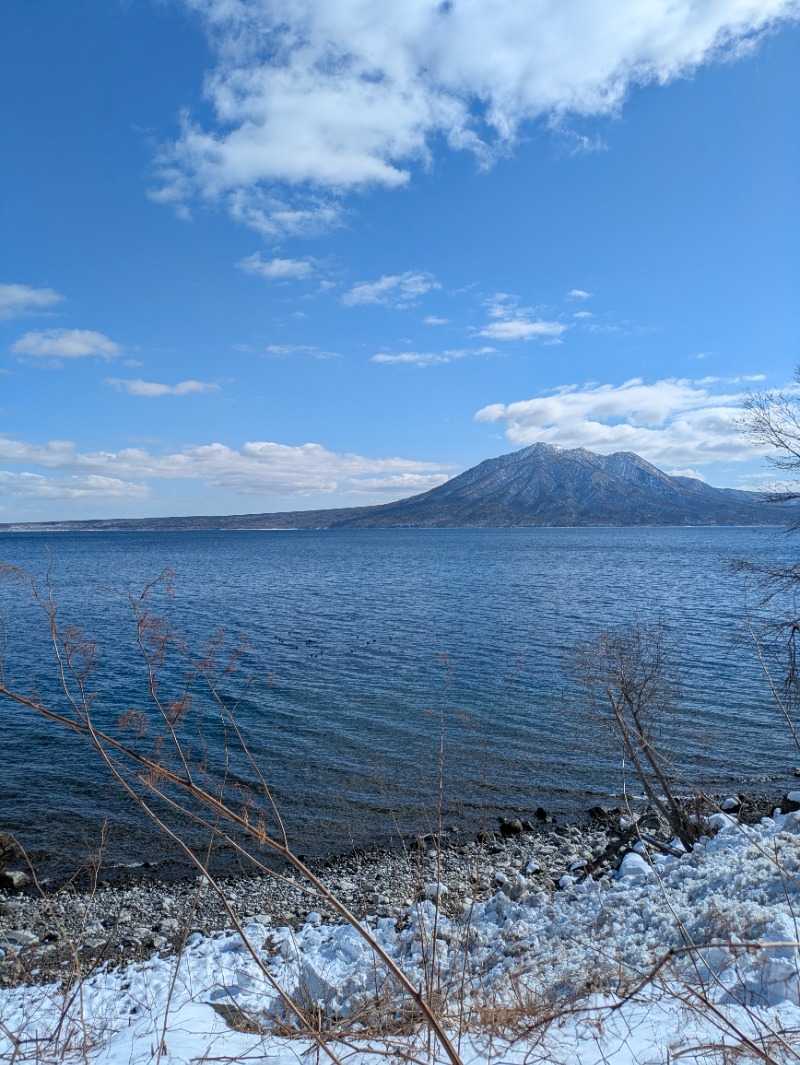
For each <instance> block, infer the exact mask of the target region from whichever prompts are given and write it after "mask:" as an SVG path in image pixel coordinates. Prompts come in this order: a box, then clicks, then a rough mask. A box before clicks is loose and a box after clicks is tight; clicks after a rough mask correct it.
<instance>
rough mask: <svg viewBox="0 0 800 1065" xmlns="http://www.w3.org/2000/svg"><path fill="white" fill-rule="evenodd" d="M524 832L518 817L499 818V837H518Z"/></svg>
mask: <svg viewBox="0 0 800 1065" xmlns="http://www.w3.org/2000/svg"><path fill="white" fill-rule="evenodd" d="M523 831H524V829H523V825H522V822H521V821H520V820H519V818H518V817H501V818H500V835H501V836H503V837H504V838H506V839H507V838H508V837H509V836H519V835H521V834H522V832H523Z"/></svg>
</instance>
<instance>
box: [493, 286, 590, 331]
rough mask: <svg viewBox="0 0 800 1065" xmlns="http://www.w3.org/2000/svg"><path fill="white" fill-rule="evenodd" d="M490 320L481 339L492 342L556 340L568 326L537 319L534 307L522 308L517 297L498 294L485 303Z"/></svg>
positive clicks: (503, 293) (504, 293)
mask: <svg viewBox="0 0 800 1065" xmlns="http://www.w3.org/2000/svg"><path fill="white" fill-rule="evenodd" d="M486 308H487V311H488V314H489V318H490V319H491V321H490V322H489V323H488V324H487V325H485V326H484V327H483V328H482V329H479V330H478V336H482V337H486V338H487V339H490V340H534V339H545V340H550V341H553V340H557V339H558V338H559V337H561V335H562V334H563V333H565V332H566V331H567V330H568V329H569V326H568V325H565V324H564V323H563V322H556V321H547V320H545V319H542V318H537V317H535V312H534V310H533V309H532V308H531V307H520V306H519V305H518V303H517V300H516V298H515V297H514V296H510V295H509V294H508V293H507V292H498V293H497V294H496V295H495V296H493V297H492V298H491V299H490V300H487V301H486Z"/></svg>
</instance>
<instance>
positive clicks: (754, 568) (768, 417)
mask: <svg viewBox="0 0 800 1065" xmlns="http://www.w3.org/2000/svg"><path fill="white" fill-rule="evenodd" d="M794 377H795V382H796V383H795V385H793V386H791V387H790V388H787V389H782V390H780V391H775V392H757V393H754V392H750V393H748V394H747V395H745V396H744V397H743V400H742V407H743V410H744V413H743V416H742V419H741V429H742V431H743V432H744V433H745V434H746V435H747V436H749V437H750V439H751V440H752V441H753V443H754V444H756V445H757V446H758V447H759V448H768V449H769V453H768V454H767V462H769V464H770V465H771V466H772V467H773V468H774V469H776V470H780V471H782V472H783V473H787V474H790V475H794V477H793V478H792V477H790V479H789V480H788V481H785V482H784V483H783V484H782V485H781V486H780V488H779V490H777V491H774V492H772V493H771V494H770V495H769V496H768V497H767V498H768V500H769V501H770V502H775V503H783V504H793V503H794V504H796V503H797V502H798V500H800V484H798V483H797V476H798V474H800V364H798V365H797V366H796V367H795V371H794ZM789 529H790V531H793V532H796V531H797V530H798V529H800V516H798V517H796V518H795V520H794V521H793V522H792V524H791V525H790V526H789ZM733 567H734V569H735V570H736V571H738V572H739V573H741V574H742V575H743V576H744V577H745V579H746V580H747V582H748V585H749V589H750V590H751V591H752V592H753V593H754V594H753V595H751V596H750V597H749V598H750V599H751V602H752V606H751V607H748V610H747V627H748V630H749V632H750V635H751V637H752V639H753V643H754V645H755V649H756V654H757V656H758V661H759V664H760V665H761V668H762V670H763V671H764V675H765V677H766V680H767V683H768V685H769V689H770V691H771V693H772V695H773V697H774V699H775V701H776V703H777V705H778V707H779V709H780V711H781V713H782V715H783V717H784V719H785V720H786V723H787V725H788V726H789V729H790V731H791V734H792V738H793V740H794V743H795V746H796V747H797V748H798V750H800V729H799V728H798V722H800V646H798V639H799V636H800V607H799V605H798V596H800V563H798V562H792V561H791V560H787V561H784V560H778V561H770V560H768V559H763V558H758V559H752V558H747V559H736V560H735V561H734V563H733Z"/></svg>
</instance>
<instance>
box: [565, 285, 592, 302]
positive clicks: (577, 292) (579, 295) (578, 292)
mask: <svg viewBox="0 0 800 1065" xmlns="http://www.w3.org/2000/svg"><path fill="white" fill-rule="evenodd" d="M593 295H594V293H593V292H584V290H583V289H582V288H573V289H571V290H570V291H569V292H568V293H567V299H573V300H590V299H591V298H592V296H593Z"/></svg>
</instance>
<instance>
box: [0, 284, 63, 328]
mask: <svg viewBox="0 0 800 1065" xmlns="http://www.w3.org/2000/svg"><path fill="white" fill-rule="evenodd" d="M63 300H64V297H63V296H62V295H61V294H60V293H58V292H55V291H54V290H53V289H52V288H31V287H30V286H29V285H0V321H6V320H7V319H9V318H25V317H28V316H30V315H35V314H44V313H46V312H47V311H49V310H50V309H51V308H53V307H56V306H57V305H58V304H59V303H62V302H63Z"/></svg>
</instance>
